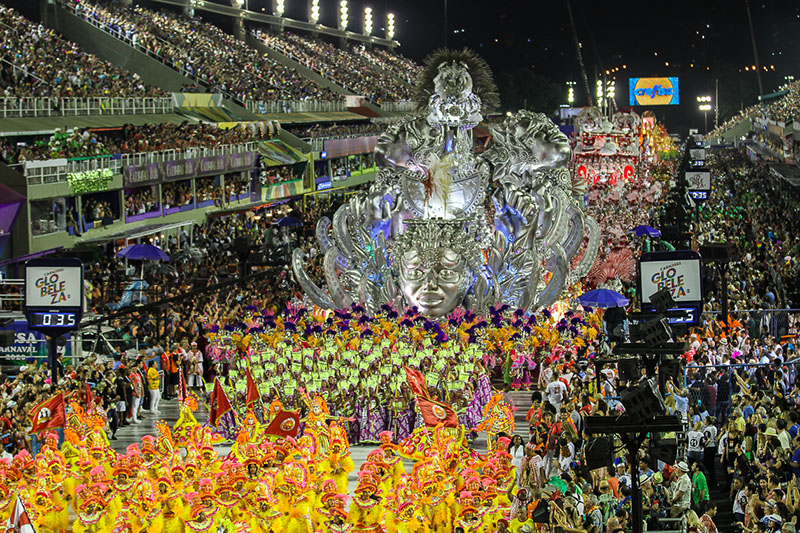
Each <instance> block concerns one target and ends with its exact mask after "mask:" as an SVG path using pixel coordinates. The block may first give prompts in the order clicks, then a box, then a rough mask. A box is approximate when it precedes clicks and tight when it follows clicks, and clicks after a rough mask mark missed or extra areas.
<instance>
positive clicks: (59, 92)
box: [0, 5, 167, 98]
mask: <svg viewBox="0 0 800 533" xmlns="http://www.w3.org/2000/svg"><path fill="white" fill-rule="evenodd" d="M0 41H1V42H2V43H3V45H2V47H0V87H2V96H5V97H32V96H36V97H59V98H65V97H86V96H107V97H136V96H139V97H141V96H165V95H166V94H167V93H166V91H164V90H162V89H157V88H154V87H149V86H147V85H145V84H144V83H142V81H141V79H140V78H139V75H138V74H135V73H131V72H127V71H124V70H121V69H119V68H117V67H116V66H114V65H113V64H111V63H109V62H108V61H103V60H101V59H98V58H97V57H95V56H94V55H92V54H89V53H86V52H85V51H83V50H81V48H80V47H79V46H78V45H77V44H75V43H72V42H70V41H67V40H64V39H62V38H60V37H59V36H58V35H57V34H56V32H55V31H53V30H52V29H49V28H46V27H45V26H44V25H43V24H41V23H35V22H33V21H30V20H28V19H26V18H25V17H23V16H22V15H20V14H19V13H18V12H17V11H15V10H14V9H13V8H11V7H8V6H5V5H0Z"/></svg>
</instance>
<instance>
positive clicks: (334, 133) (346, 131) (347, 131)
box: [286, 122, 385, 139]
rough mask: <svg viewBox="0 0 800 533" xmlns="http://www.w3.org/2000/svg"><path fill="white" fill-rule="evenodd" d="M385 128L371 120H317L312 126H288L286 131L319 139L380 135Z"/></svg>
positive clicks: (304, 137) (305, 137)
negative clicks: (328, 121)
mask: <svg viewBox="0 0 800 533" xmlns="http://www.w3.org/2000/svg"><path fill="white" fill-rule="evenodd" d="M384 129H385V127H384V126H381V125H380V124H372V123H371V122H357V123H350V124H336V123H334V124H325V123H323V122H317V123H315V124H312V125H310V126H293V127H292V126H290V127H287V128H286V131H288V132H289V133H292V134H294V135H296V136H298V137H301V138H303V139H307V138H312V139H318V138H320V137H328V138H343V137H361V136H364V135H380V133H381V132H383V130H384Z"/></svg>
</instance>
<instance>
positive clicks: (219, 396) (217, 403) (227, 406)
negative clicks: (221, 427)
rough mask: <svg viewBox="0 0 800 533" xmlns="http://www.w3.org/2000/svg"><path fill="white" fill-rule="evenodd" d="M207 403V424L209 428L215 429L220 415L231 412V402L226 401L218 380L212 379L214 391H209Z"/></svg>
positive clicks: (226, 398)
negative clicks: (209, 396)
mask: <svg viewBox="0 0 800 533" xmlns="http://www.w3.org/2000/svg"><path fill="white" fill-rule="evenodd" d="M208 403H209V412H208V423H209V424H210V425H211V426H214V427H217V425H218V424H219V419H220V418H222V415H224V414H225V413H227V412H228V411H230V410H231V402H229V401H228V397H227V396H226V395H225V391H224V390H223V388H222V384H221V383H220V382H219V378H214V389H213V390H212V391H211V398H210V399H209V402H208Z"/></svg>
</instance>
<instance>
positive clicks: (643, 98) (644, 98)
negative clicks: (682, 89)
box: [628, 78, 680, 105]
mask: <svg viewBox="0 0 800 533" xmlns="http://www.w3.org/2000/svg"><path fill="white" fill-rule="evenodd" d="M628 87H629V93H628V94H629V98H628V99H629V102H630V105H678V104H679V103H680V98H679V96H680V93H679V91H678V78H629V79H628Z"/></svg>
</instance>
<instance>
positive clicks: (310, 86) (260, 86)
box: [73, 2, 336, 102]
mask: <svg viewBox="0 0 800 533" xmlns="http://www.w3.org/2000/svg"><path fill="white" fill-rule="evenodd" d="M73 7H75V8H76V9H78V11H79V12H80V14H81V15H82V16H83V17H85V18H86V19H90V20H92V21H93V22H94V23H96V24H100V25H102V26H103V28H104V29H105V30H106V31H108V32H109V33H111V34H112V35H115V36H118V37H120V38H124V39H126V40H127V41H129V42H130V43H132V44H133V45H134V46H136V47H138V48H142V49H144V50H147V51H148V52H149V53H150V54H151V55H153V56H155V57H157V58H159V59H160V60H162V61H163V62H164V63H165V64H166V65H168V66H170V67H172V68H174V69H175V70H177V71H179V72H181V73H182V74H186V75H189V76H192V77H197V78H198V79H200V80H201V81H202V82H203V83H204V84H206V85H207V86H208V88H207V90H208V91H209V92H222V93H225V94H228V95H231V96H232V97H234V98H235V99H237V100H238V101H240V102H247V101H250V100H333V99H336V97H335V95H334V94H333V93H332V92H331V91H329V90H328V89H325V88H323V87H321V86H319V85H318V84H317V83H316V82H314V81H312V80H309V79H307V78H304V77H302V76H301V75H300V74H298V73H297V72H294V71H293V70H292V69H290V68H288V67H285V66H283V65H281V64H280V63H278V62H277V61H274V60H272V59H269V58H268V57H267V56H265V55H263V54H260V53H259V52H258V51H256V50H254V49H252V48H250V47H249V46H247V45H246V44H245V43H244V42H243V41H240V40H238V39H236V38H235V37H234V36H233V35H229V34H226V33H225V32H223V31H222V30H220V29H219V28H217V27H216V26H214V25H212V24H209V23H206V22H203V21H202V20H200V19H199V18H189V17H185V16H179V15H176V14H174V13H170V12H166V11H162V12H155V11H151V10H149V9H145V8H142V7H135V8H123V7H120V6H113V5H104V6H101V5H97V4H89V3H86V2H81V3H79V4H76V5H73Z"/></svg>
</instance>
